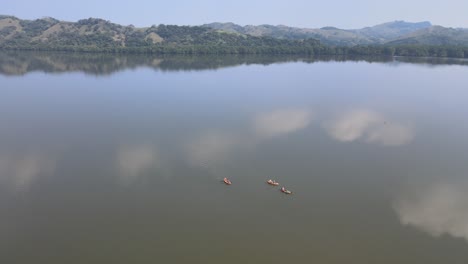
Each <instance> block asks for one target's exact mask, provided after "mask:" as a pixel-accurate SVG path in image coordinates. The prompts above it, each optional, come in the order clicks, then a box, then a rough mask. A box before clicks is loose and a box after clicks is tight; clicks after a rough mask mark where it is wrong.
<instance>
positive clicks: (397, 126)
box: [325, 109, 414, 146]
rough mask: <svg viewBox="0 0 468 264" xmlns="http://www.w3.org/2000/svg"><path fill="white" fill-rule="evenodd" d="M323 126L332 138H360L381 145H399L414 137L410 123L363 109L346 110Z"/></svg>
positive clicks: (350, 140) (339, 139)
mask: <svg viewBox="0 0 468 264" xmlns="http://www.w3.org/2000/svg"><path fill="white" fill-rule="evenodd" d="M325 127H326V130H327V132H328V134H329V135H330V136H331V137H332V138H334V139H336V140H338V141H341V142H352V141H356V140H362V141H364V142H367V143H375V144H379V145H383V146H400V145H405V144H407V143H409V142H410V141H411V140H412V139H413V137H414V131H413V129H412V127H411V126H410V125H408V124H403V123H398V122H393V121H390V120H388V119H387V118H386V117H384V116H383V115H381V114H379V113H377V112H374V111H371V110H365V109H364V110H353V111H350V112H347V113H345V114H343V115H341V116H339V117H338V118H336V119H335V120H333V121H331V122H330V123H328V124H327V125H326V126H325Z"/></svg>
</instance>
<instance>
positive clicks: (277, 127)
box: [254, 109, 313, 138]
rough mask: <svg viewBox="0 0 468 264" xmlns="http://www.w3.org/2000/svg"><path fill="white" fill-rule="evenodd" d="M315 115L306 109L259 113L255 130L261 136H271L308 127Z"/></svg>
mask: <svg viewBox="0 0 468 264" xmlns="http://www.w3.org/2000/svg"><path fill="white" fill-rule="evenodd" d="M312 118H313V115H312V113H311V112H310V111H308V110H305V109H281V110H276V111H272V112H269V113H264V114H260V115H258V116H257V117H256V118H255V119H254V131H255V132H256V134H257V135H258V136H259V137H262V138H270V137H275V136H280V135H284V134H288V133H292V132H295V131H298V130H300V129H303V128H306V127H307V126H308V125H309V124H310V122H311V121H312Z"/></svg>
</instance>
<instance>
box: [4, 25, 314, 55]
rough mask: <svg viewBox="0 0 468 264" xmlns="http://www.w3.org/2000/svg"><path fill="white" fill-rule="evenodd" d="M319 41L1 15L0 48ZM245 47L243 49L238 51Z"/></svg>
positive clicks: (262, 45)
mask: <svg viewBox="0 0 468 264" xmlns="http://www.w3.org/2000/svg"><path fill="white" fill-rule="evenodd" d="M319 45H320V43H319V42H318V41H316V40H307V41H304V40H287V39H283V40H281V39H277V38H272V37H257V36H251V35H245V34H232V33H227V32H223V31H219V30H215V29H211V28H208V27H200V26H173V25H159V26H151V27H147V28H135V27H133V26H122V25H118V24H114V23H111V22H109V21H105V20H102V19H96V18H89V19H83V20H79V21H78V22H66V21H59V20H56V19H53V18H42V19H37V20H33V21H31V20H21V19H18V18H16V17H9V16H0V48H7V49H53V50H55V49H71V50H74V49H80V50H93V49H99V50H122V49H126V50H132V49H134V50H137V49H143V48H153V49H159V51H171V50H177V51H180V50H182V49H183V51H184V53H190V52H196V53H203V52H210V53H213V52H216V49H218V48H219V49H220V50H222V51H225V52H231V51H232V52H239V51H240V52H247V53H248V52H257V51H258V52H264V51H265V50H267V49H273V51H275V52H280V53H281V50H282V49H283V50H284V48H285V47H287V49H288V50H284V52H289V51H291V52H293V51H294V52H297V51H298V50H299V49H308V48H310V47H314V46H319ZM240 49H241V50H240Z"/></svg>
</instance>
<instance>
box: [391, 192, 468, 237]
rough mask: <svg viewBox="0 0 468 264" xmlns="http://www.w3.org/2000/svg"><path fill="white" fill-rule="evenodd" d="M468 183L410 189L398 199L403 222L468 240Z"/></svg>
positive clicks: (434, 232)
mask: <svg viewBox="0 0 468 264" xmlns="http://www.w3.org/2000/svg"><path fill="white" fill-rule="evenodd" d="M467 190H468V186H467V185H466V184H457V185H455V184H441V183H439V184H432V185H428V186H425V187H423V188H421V189H416V190H410V191H409V192H407V193H406V194H404V195H402V196H401V197H399V198H398V199H397V200H396V201H395V202H394V209H395V211H396V213H397V214H398V217H399V218H400V222H401V223H402V224H403V225H410V226H414V227H416V228H418V229H420V230H422V231H424V232H427V233H428V234H430V235H432V236H436V237H437V236H441V235H443V234H448V235H451V236H453V237H460V238H464V239H466V240H468V193H467Z"/></svg>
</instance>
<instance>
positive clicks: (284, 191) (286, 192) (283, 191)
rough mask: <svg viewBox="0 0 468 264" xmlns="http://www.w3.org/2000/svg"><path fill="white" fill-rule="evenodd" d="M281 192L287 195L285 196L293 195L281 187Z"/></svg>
mask: <svg viewBox="0 0 468 264" xmlns="http://www.w3.org/2000/svg"><path fill="white" fill-rule="evenodd" d="M281 192H282V193H285V194H292V192H291V191H290V190H286V188H284V187H281Z"/></svg>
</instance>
